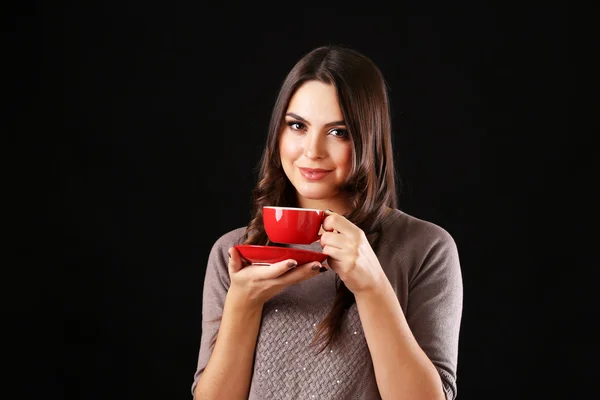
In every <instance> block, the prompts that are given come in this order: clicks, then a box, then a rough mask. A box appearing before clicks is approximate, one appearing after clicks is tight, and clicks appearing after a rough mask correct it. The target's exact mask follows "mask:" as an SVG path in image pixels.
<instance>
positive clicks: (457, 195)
mask: <svg viewBox="0 0 600 400" xmlns="http://www.w3.org/2000/svg"><path fill="white" fill-rule="evenodd" d="M74 4H75V2H72V3H71V4H58V3H52V4H50V3H48V4H41V3H38V4H37V5H36V6H35V7H34V8H33V7H30V8H27V9H25V8H22V9H21V10H17V13H16V14H15V15H16V16H15V18H14V19H13V20H11V23H10V24H8V25H7V29H6V33H8V37H9V38H10V39H11V42H12V43H13V44H14V50H16V52H15V53H14V54H15V57H14V60H16V61H18V62H16V63H7V64H9V66H14V70H12V73H11V74H8V75H7V76H6V78H8V79H7V85H6V87H7V88H9V89H13V90H15V91H16V92H15V93H17V96H15V97H14V98H13V101H12V102H11V104H10V106H9V108H8V111H9V112H10V114H11V115H12V116H14V117H15V119H14V121H15V122H16V123H15V125H14V127H15V128H16V129H15V132H16V135H15V136H13V137H11V141H12V142H13V143H16V144H17V145H18V147H17V149H18V150H22V151H23V156H17V157H16V159H15V163H13V164H12V167H11V169H9V171H10V172H11V173H10V174H9V175H10V176H11V178H9V180H10V182H9V183H11V184H14V185H15V192H11V193H18V194H20V195H19V196H11V198H14V199H16V201H17V204H16V205H17V206H19V207H22V209H23V210H26V211H24V212H22V213H12V215H9V216H8V217H9V218H10V217H13V218H15V219H16V220H17V225H16V229H15V230H14V231H13V234H12V237H13V238H15V239H16V242H15V246H14V247H13V248H14V249H16V250H17V256H18V257H19V258H18V260H19V261H18V263H17V264H16V265H17V266H19V268H15V270H16V272H17V273H18V274H19V276H20V277H21V278H26V288H27V290H26V291H23V292H20V297H19V299H20V303H19V305H21V306H24V311H25V312H24V313H22V314H19V315H20V316H22V317H23V318H22V319H20V321H21V322H26V327H28V328H29V329H27V330H25V331H24V332H25V333H23V334H22V333H19V332H17V333H15V335H14V338H16V339H25V341H24V343H25V344H23V345H22V346H18V347H17V348H16V349H14V348H13V350H16V351H15V353H16V354H17V357H16V359H17V361H16V363H14V364H13V368H14V369H15V370H16V371H19V372H22V373H23V374H25V379H26V383H25V384H24V386H22V388H23V390H24V391H25V392H30V393H33V394H37V395H40V394H45V395H46V396H49V397H52V396H53V395H56V396H57V397H58V398H63V397H64V398H85V399H133V398H136V399H137V398H139V399H186V398H191V395H190V386H191V383H192V379H193V373H194V371H195V367H196V359H197V353H198V346H199V339H200V334H201V302H202V283H203V278H204V271H205V264H206V260H207V257H208V252H209V250H210V248H211V246H212V244H213V243H214V241H215V240H216V239H217V238H218V237H219V236H221V235H222V234H224V233H225V232H227V231H229V230H231V229H234V228H237V227H239V226H242V225H245V224H246V223H247V220H248V218H249V215H250V191H251V189H252V188H253V186H254V183H255V180H256V170H255V167H256V166H257V163H258V160H259V157H260V154H261V151H262V148H263V145H264V142H265V137H266V130H267V124H268V120H269V117H270V112H271V107H272V105H273V104H274V101H275V96H276V93H277V90H278V88H279V85H280V84H281V83H282V81H283V79H284V77H285V75H286V73H287V72H288V70H289V69H290V68H291V67H292V66H293V64H294V63H295V62H296V61H297V60H298V59H299V58H300V57H301V56H302V55H304V54H305V53H306V52H308V51H309V50H311V49H312V48H314V47H316V46H320V45H324V44H340V45H347V46H350V47H353V48H355V49H357V50H359V51H361V52H363V53H364V54H366V55H367V56H369V57H370V58H372V59H373V61H374V62H375V63H376V64H377V65H378V66H379V67H380V69H381V70H382V72H383V74H384V75H385V77H386V79H387V82H388V84H389V88H390V95H391V101H392V112H393V129H394V135H395V136H394V146H395V154H396V162H397V170H398V173H399V176H400V179H401V181H402V190H401V192H400V193H399V194H400V208H401V209H403V210H404V211H406V212H408V213H409V214H412V215H414V216H416V217H419V218H422V219H426V220H429V221H432V222H434V223H436V224H438V225H440V226H442V227H444V228H445V229H446V230H448V231H449V232H450V233H451V234H452V235H453V237H454V238H455V240H456V242H457V245H458V249H459V253H460V256H461V264H462V270H463V279H464V291H465V297H464V314H463V324H462V330H461V339H460V353H459V367H458V385H459V398H461V399H465V400H466V399H481V398H486V399H495V398H498V399H500V398H502V399H504V398H543V397H544V396H547V397H546V398H575V397H572V394H573V391H574V390H577V389H578V388H580V382H579V380H577V381H573V382H575V383H574V384H573V386H571V387H570V388H569V387H568V385H566V384H567V383H568V382H571V380H570V378H569V377H568V376H567V375H564V374H563V372H564V371H565V370H569V369H571V368H576V366H574V365H576V364H577V363H578V360H577V359H576V358H575V357H576V355H577V351H576V349H581V348H584V347H585V346H586V345H587V342H586V341H585V340H584V339H583V338H580V339H579V340H578V341H575V342H573V341H568V342H567V341H563V340H562V339H560V338H562V335H563V333H564V331H566V330H567V329H568V328H567V327H570V328H574V327H575V326H577V322H576V319H577V318H578V315H577V313H576V312H573V310H572V309H571V310H569V314H567V313H566V311H567V310H566V306H565V302H564V299H565V298H569V297H572V293H575V291H574V290H572V291H570V288H571V287H570V286H569V285H567V284H566V279H567V277H566V276H565V275H569V274H564V270H565V269H567V270H570V271H574V270H575V269H576V268H577V267H578V266H580V265H581V264H582V263H583V258H582V256H580V255H578V254H577V253H573V252H572V251H571V249H570V247H569V245H568V241H569V240H570V239H571V238H572V236H573V235H574V232H575V224H576V223H578V222H577V221H578V216H579V215H581V214H580V210H581V209H580V208H579V207H577V208H570V209H568V214H569V216H567V215H565V214H564V210H565V206H566V204H565V203H563V198H564V197H571V196H574V195H576V193H577V192H578V188H579V187H580V186H579V185H580V183H581V182H582V180H581V179H582V178H580V177H581V171H583V170H584V169H586V168H587V167H588V165H589V164H590V163H591V161H590V159H589V158H582V157H581V156H580V152H581V150H582V147H583V146H582V144H581V143H578V142H577V141H576V140H575V138H574V135H571V134H570V133H569V130H568V103H569V97H568V96H566V95H564V92H565V90H566V89H567V88H568V87H569V85H570V84H571V82H573V80H574V79H575V78H574V77H573V76H572V75H570V74H569V72H568V71H567V66H568V61H567V59H566V56H567V34H566V31H567V25H566V22H565V19H564V18H563V17H564V16H565V13H566V10H561V9H558V8H550V7H549V6H544V7H541V8H535V9H534V8H533V7H532V8H531V9H527V8H526V7H524V6H523V5H520V6H519V7H512V6H508V5H505V6H500V5H491V4H489V3H477V4H469V5H466V4H463V5H460V4H457V3H454V2H452V3H451V4H450V3H449V4H446V5H434V4H433V3H420V4H421V5H420V6H418V7H416V6H406V5H402V4H400V5H396V6H395V7H396V9H391V8H390V9H378V10H374V9H369V8H368V7H367V6H368V5H366V4H363V5H361V6H360V7H359V8H356V9H352V8H348V6H343V7H342V6H340V7H337V8H331V9H325V8H308V7H305V6H304V5H300V4H287V5H285V7H284V6H282V5H281V4H278V5H273V6H272V7H268V8H266V7H265V8H262V9H260V8H257V7H256V4H252V5H248V6H244V7H240V6H234V5H232V4H225V3H224V4H222V5H221V7H220V8H214V7H212V8H204V7H202V6H201V5H199V4H200V3H195V2H180V1H177V2H175V1H174V2H163V3H144V2H137V3H136V2H133V1H131V0H126V1H122V2H120V3H115V4H109V3H106V2H97V3H96V4H95V5H94V3H86V6H85V7H84V6H82V5H74ZM284 8H285V9H284ZM23 72H26V73H27V78H25V79H18V78H17V76H21V75H20V74H21V73H23ZM13 76H14V79H13V78H12V77H13ZM15 154H16V153H15ZM578 155H579V157H578ZM9 156H10V154H9ZM585 201H586V200H585V199H582V200H581V202H580V203H579V206H582V205H583V203H585ZM9 214H10V213H9ZM561 271H562V273H561ZM6 286H11V285H6ZM7 289H8V290H9V289H10V288H8V287H7ZM7 293H8V291H7ZM10 304H16V303H15V302H13V303H10ZM9 309H11V310H15V308H14V306H9ZM15 315H17V314H15ZM556 339H559V340H556ZM580 346H581V347H580ZM590 374H591V372H590ZM579 376H580V377H583V376H584V375H579ZM562 390H565V391H564V392H562ZM562 396H565V397H562ZM41 397H45V396H41Z"/></svg>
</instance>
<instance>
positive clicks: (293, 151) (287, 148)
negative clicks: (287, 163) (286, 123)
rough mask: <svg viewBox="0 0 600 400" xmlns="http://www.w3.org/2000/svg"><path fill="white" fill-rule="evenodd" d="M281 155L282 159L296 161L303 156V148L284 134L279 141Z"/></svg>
mask: <svg viewBox="0 0 600 400" xmlns="http://www.w3.org/2000/svg"><path fill="white" fill-rule="evenodd" d="M279 154H280V155H281V157H282V158H287V159H289V158H291V159H295V158H297V157H298V154H302V148H301V146H300V145H299V144H298V143H296V141H294V140H293V138H291V137H290V135H286V134H285V133H283V134H282V135H281V138H280V140H279Z"/></svg>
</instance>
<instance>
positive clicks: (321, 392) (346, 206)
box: [192, 47, 462, 400]
mask: <svg viewBox="0 0 600 400" xmlns="http://www.w3.org/2000/svg"><path fill="white" fill-rule="evenodd" d="M392 154H393V153H392V140H391V123H390V113H389V102H388V97H387V92H386V84H385V81H384V79H383V76H382V74H381V72H380V71H379V69H378V68H377V67H376V66H375V65H374V64H373V62H372V61H371V60H370V59H368V58H367V57H365V56H364V55H362V54H360V53H358V52H356V51H354V50H351V49H345V48H340V47H321V48H317V49H315V50H313V51H312V52H310V53H308V54H307V55H305V56H304V57H303V58H302V59H301V60H300V61H299V62H298V63H297V64H296V65H295V66H294V67H293V69H292V70H291V71H290V72H289V74H288V76H287V77H286V79H285V81H284V83H283V85H282V88H281V90H280V92H279V95H278V97H277V101H276V104H275V107H274V110H273V114H272V118H271V122H270V127H269V134H268V138H267V145H266V148H265V151H264V154H263V157H262V160H261V164H260V179H259V182H258V184H257V185H256V188H255V190H254V201H253V214H252V215H253V218H252V219H251V221H250V223H249V224H248V226H247V227H243V228H239V229H236V230H233V231H231V232H229V233H227V234H225V235H224V236H222V237H221V238H220V239H219V240H218V241H217V242H216V243H215V244H214V246H213V248H212V250H211V253H210V256H209V261H208V266H207V271H206V279H205V283H204V292H203V310H202V313H203V324H202V339H201V345H200V354H199V360H198V369H197V371H196V374H195V376H194V383H193V385H192V392H193V394H194V396H195V398H196V399H247V398H249V399H260V400H264V399H295V398H303V399H365V400H371V399H379V398H382V399H411V400H416V399H444V398H446V399H453V398H455V396H456V367H457V357H458V354H457V353H458V337H459V329H460V322H461V315H462V279H461V271H460V265H459V259H458V253H457V249H456V245H455V243H454V241H453V239H452V237H451V236H450V235H449V234H448V233H447V232H446V231H445V230H443V229H442V228H440V227H438V226H436V225H434V224H433V223H430V222H426V221H423V220H420V219H417V218H415V217H412V216H410V215H408V214H406V213H404V212H402V211H400V210H398V209H397V208H396V186H395V175H394V161H393V157H392ZM266 205H278V206H292V207H302V208H312V209H322V210H328V211H327V212H326V214H327V217H326V218H325V220H324V222H323V226H322V230H321V233H322V235H321V237H320V240H319V241H318V242H315V243H313V244H311V245H294V246H293V247H297V248H301V249H307V250H313V251H322V252H323V253H325V254H327V255H328V259H327V261H326V262H325V263H324V265H321V264H319V263H318V262H312V263H308V264H305V265H296V262H295V260H285V261H282V262H279V263H276V264H273V265H270V266H259V265H245V264H244V263H243V261H242V259H241V257H240V254H239V253H238V252H237V250H236V249H235V248H233V247H232V246H233V245H235V244H241V243H245V244H260V245H267V244H268V245H273V244H272V243H270V242H269V240H268V238H267V236H266V234H265V231H264V228H263V225H262V207H263V206H266Z"/></svg>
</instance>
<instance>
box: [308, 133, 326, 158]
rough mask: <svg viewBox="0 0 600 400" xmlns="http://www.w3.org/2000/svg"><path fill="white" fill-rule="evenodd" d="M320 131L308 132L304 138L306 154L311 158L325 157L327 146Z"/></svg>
mask: <svg viewBox="0 0 600 400" xmlns="http://www.w3.org/2000/svg"><path fill="white" fill-rule="evenodd" d="M323 142H324V141H323V138H321V137H320V135H319V134H318V133H308V134H307V135H306V136H305V140H304V156H305V157H306V158H309V159H311V160H317V159H319V158H323V157H324V153H325V146H324V143H323Z"/></svg>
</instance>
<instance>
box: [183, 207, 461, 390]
mask: <svg viewBox="0 0 600 400" xmlns="http://www.w3.org/2000/svg"><path fill="white" fill-rule="evenodd" d="M243 234H244V228H239V229H236V230H233V231H231V232H229V233H227V234H225V235H223V236H222V237H221V238H219V239H218V240H217V242H216V243H215V244H214V246H213V248H212V250H211V252H210V256H209V259H208V266H207V270H206V278H205V281H204V291H203V305H202V338H201V342H200V352H199V358H198V368H197V370H196V373H195V375H194V382H193V384H192V393H193V391H194V388H195V386H196V382H197V381H198V379H199V377H200V376H201V375H202V373H203V372H204V368H205V367H206V365H207V363H208V360H209V358H210V355H211V348H210V341H211V339H212V337H213V335H214V334H215V332H216V331H217V330H218V327H219V324H218V323H214V322H212V323H211V322H207V321H210V320H213V319H215V318H217V317H219V316H221V315H222V312H223V305H224V302H225V296H226V294H227V290H228V288H229V283H230V281H229V273H228V269H227V263H228V255H227V250H228V248H229V247H231V246H232V245H234V244H239V243H240V241H241V239H242V236H243ZM294 247H298V248H302V249H308V250H313V251H321V250H322V248H321V246H320V244H319V243H318V242H316V243H313V244H311V245H298V246H294ZM374 250H375V253H376V254H377V257H378V259H379V262H380V263H381V266H382V267H383V269H384V271H385V273H386V275H387V277H388V279H389V280H390V282H391V284H392V286H393V288H394V290H395V292H396V295H397V296H398V300H399V302H400V305H401V307H402V310H404V314H405V315H406V319H407V321H408V324H409V326H410V328H411V330H412V333H413V335H414V336H415V338H416V339H417V341H418V343H419V345H420V346H421V348H422V349H423V350H424V351H425V353H426V354H427V356H428V357H429V359H430V360H431V361H432V362H433V364H434V365H435V367H436V368H437V370H438V372H439V374H440V377H441V378H442V382H443V386H444V391H445V393H446V397H447V399H454V398H455V397H456V367H457V361H458V338H459V330H460V323H461V316H462V301H463V287H462V277H461V270H460V263H459V258H458V252H457V248H456V244H455V242H454V240H453V239H452V237H451V236H450V234H448V232H446V231H445V230H444V229H442V228H440V227H439V226H437V225H435V224H433V223H430V222H427V221H423V220H420V219H417V218H415V217H412V216H410V215H408V214H406V213H404V212H402V211H399V210H393V212H392V213H390V214H389V215H388V216H387V217H386V219H385V220H384V222H383V227H382V236H381V239H380V242H379V244H378V246H377V248H376V249H374ZM334 296H335V272H333V271H332V270H328V271H327V272H324V273H322V274H320V275H318V276H317V277H315V278H312V279H309V280H307V281H304V282H301V283H298V284H296V285H293V286H290V287H288V288H286V289H284V290H283V291H282V292H281V293H279V294H278V295H277V296H275V297H274V298H272V299H271V300H269V301H268V302H267V303H266V304H265V306H264V308H263V314H262V321H261V326H260V331H259V334H258V338H257V344H256V353H255V361H254V371H253V375H252V382H251V387H250V394H249V399H250V400H268V399H331V400H334V399H335V400H337V399H340V400H341V399H348V400H350V399H352V400H354V399H356V400H359V399H360V400H375V399H380V398H381V397H380V395H379V391H378V389H377V383H376V381H375V373H374V369H373V362H372V359H371V356H370V354H369V349H368V347H367V342H366V339H365V336H364V334H363V330H362V325H361V320H360V315H359V314H358V310H357V307H356V304H354V305H353V306H352V307H350V308H349V309H348V310H347V312H346V315H345V318H344V321H343V329H342V336H341V341H340V342H339V343H340V344H339V345H337V346H336V347H334V348H333V349H329V348H328V349H327V350H325V351H324V352H322V353H320V354H318V355H317V354H316V352H315V351H314V348H312V347H310V348H309V344H310V342H311V340H312V338H313V335H314V331H315V328H316V326H317V325H318V323H319V322H320V321H321V320H322V319H323V318H324V317H325V316H326V315H327V313H328V312H329V310H330V309H331V306H332V304H333V300H334Z"/></svg>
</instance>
